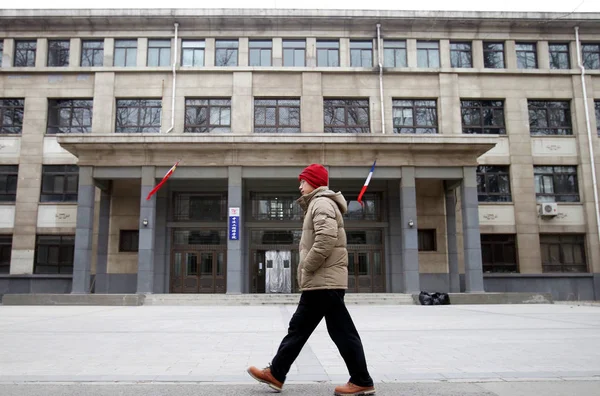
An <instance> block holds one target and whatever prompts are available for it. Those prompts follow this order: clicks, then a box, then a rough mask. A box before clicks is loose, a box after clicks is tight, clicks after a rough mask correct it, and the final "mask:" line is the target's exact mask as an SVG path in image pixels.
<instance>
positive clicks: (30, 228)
mask: <svg viewBox="0 0 600 396" xmlns="http://www.w3.org/2000/svg"><path fill="white" fill-rule="evenodd" d="M47 113H48V102H47V99H46V98H45V97H29V98H25V114H24V115H23V119H24V120H27V122H25V123H24V124H23V131H22V133H21V151H20V154H19V181H18V183H17V198H16V202H15V225H14V228H13V242H12V252H11V257H10V273H11V274H32V273H33V271H34V268H33V267H34V265H33V257H34V254H35V244H36V227H37V217H38V203H39V202H40V189H41V186H42V157H43V147H44V132H45V131H46V120H47Z"/></svg>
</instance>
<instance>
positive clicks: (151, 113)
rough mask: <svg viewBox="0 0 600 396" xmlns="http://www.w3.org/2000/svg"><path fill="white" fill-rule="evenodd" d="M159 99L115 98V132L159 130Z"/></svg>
mask: <svg viewBox="0 0 600 396" xmlns="http://www.w3.org/2000/svg"><path fill="white" fill-rule="evenodd" d="M160 116H161V100H160V99H117V125H116V132H121V133H146V132H160Z"/></svg>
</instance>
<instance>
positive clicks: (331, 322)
mask: <svg viewBox="0 0 600 396" xmlns="http://www.w3.org/2000/svg"><path fill="white" fill-rule="evenodd" d="M344 294H345V291H344V290H311V291H305V292H302V295H301V296H300V303H299V304H298V308H297V309H296V312H295V313H294V316H292V319H291V320H290V326H289V329H288V334H287V335H286V336H285V337H284V338H283V340H282V341H281V345H279V350H278V351H277V354H276V355H275V357H274V358H273V361H272V362H271V373H272V374H273V376H274V377H275V379H277V380H278V381H281V382H285V377H286V375H287V373H288V372H289V371H290V367H291V366H292V363H293V362H294V360H296V358H297V357H298V355H299V354H300V351H301V350H302V347H303V346H304V344H306V341H308V338H309V337H310V335H311V334H312V332H313V331H314V330H315V328H316V327H317V325H318V324H319V322H321V319H323V317H325V322H326V323H327V331H328V332H329V336H330V337H331V339H332V340H333V342H334V343H335V345H336V346H337V348H338V350H339V351H340V354H341V355H342V358H343V359H344V362H346V367H347V368H348V371H349V373H350V382H352V383H353V384H355V385H358V386H373V379H371V376H370V375H369V372H368V371H367V361H366V359H365V352H364V350H363V346H362V342H361V340H360V336H359V335H358V332H357V331H356V327H355V326H354V323H353V322H352V318H351V317H350V313H349V312H348V310H347V309H346V305H345V304H344Z"/></svg>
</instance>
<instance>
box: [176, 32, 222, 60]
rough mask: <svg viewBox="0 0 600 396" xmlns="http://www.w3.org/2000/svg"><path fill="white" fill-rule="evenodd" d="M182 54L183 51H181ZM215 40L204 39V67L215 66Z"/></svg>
mask: <svg viewBox="0 0 600 396" xmlns="http://www.w3.org/2000/svg"><path fill="white" fill-rule="evenodd" d="M182 52H183V50H182ZM215 53H216V48H215V39H214V38H206V39H205V40H204V66H214V65H215Z"/></svg>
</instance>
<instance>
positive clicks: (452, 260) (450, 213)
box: [444, 182, 460, 293]
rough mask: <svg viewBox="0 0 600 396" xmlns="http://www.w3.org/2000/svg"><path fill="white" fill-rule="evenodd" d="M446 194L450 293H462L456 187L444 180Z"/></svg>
mask: <svg viewBox="0 0 600 396" xmlns="http://www.w3.org/2000/svg"><path fill="white" fill-rule="evenodd" d="M444 186H445V196H446V238H447V243H448V277H449V280H450V293H460V274H459V271H458V244H457V238H456V188H454V187H453V186H450V185H449V183H448V182H444Z"/></svg>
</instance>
